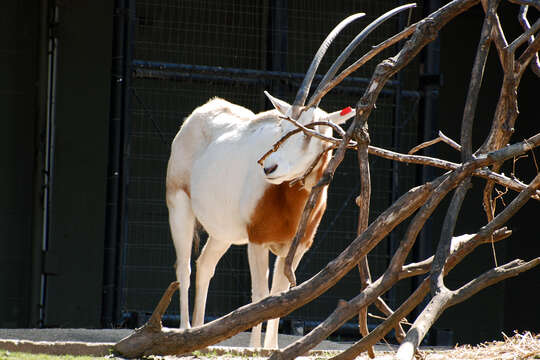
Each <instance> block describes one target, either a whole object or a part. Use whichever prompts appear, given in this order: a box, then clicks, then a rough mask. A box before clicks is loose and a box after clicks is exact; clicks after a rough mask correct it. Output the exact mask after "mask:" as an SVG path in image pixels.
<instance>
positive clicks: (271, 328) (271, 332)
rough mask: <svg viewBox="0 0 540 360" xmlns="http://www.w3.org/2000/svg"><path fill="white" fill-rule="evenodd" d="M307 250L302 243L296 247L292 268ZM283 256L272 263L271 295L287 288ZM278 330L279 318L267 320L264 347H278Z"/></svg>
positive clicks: (293, 268)
mask: <svg viewBox="0 0 540 360" xmlns="http://www.w3.org/2000/svg"><path fill="white" fill-rule="evenodd" d="M306 251H307V248H306V247H305V246H304V244H299V245H298V248H297V249H296V253H295V256H294V260H293V263H292V270H293V271H295V270H296V268H297V267H298V264H299V263H300V260H301V259H302V256H303V255H304V253H305V252H306ZM284 269H285V257H281V256H278V257H277V258H276V262H275V264H274V275H273V276H272V290H271V291H270V294H271V295H279V294H280V293H281V292H283V291H287V290H289V286H290V284H289V280H288V279H287V277H286V276H285V271H284ZM278 331H279V318H275V319H272V320H268V323H267V324H266V336H265V338H264V348H265V349H278V348H279V347H278Z"/></svg>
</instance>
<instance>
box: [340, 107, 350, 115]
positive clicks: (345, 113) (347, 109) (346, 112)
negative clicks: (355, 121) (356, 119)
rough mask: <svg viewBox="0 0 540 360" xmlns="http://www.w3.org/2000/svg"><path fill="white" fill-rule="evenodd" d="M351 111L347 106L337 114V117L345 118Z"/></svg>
mask: <svg viewBox="0 0 540 360" xmlns="http://www.w3.org/2000/svg"><path fill="white" fill-rule="evenodd" d="M351 111H352V108H351V107H350V106H347V107H346V108H345V109H343V110H341V112H340V113H339V115H341V116H345V115H347V114H348V113H350V112H351Z"/></svg>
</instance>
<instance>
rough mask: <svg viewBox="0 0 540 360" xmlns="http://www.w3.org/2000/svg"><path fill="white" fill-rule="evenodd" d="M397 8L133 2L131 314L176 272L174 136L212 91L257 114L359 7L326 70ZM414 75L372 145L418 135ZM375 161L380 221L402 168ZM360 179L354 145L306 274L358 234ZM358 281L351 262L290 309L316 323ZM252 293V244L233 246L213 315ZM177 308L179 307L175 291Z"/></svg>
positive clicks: (409, 175) (210, 309)
mask: <svg viewBox="0 0 540 360" xmlns="http://www.w3.org/2000/svg"><path fill="white" fill-rule="evenodd" d="M393 6H395V1H333V2H327V1H294V2H293V1H291V2H287V1H270V2H268V1H257V2H253V1H248V0H244V1H238V0H235V1H219V0H214V1H200V0H197V1H171V0H169V1H161V0H160V1H157V0H137V1H136V9H135V14H136V15H135V19H133V20H134V21H135V32H134V44H133V57H134V61H133V75H134V77H133V80H132V87H131V103H130V111H129V114H130V128H131V130H130V133H129V135H128V139H127V140H128V142H129V144H130V146H129V153H128V154H126V159H125V161H127V164H128V168H129V184H128V189H127V211H126V216H125V217H126V218H125V219H124V221H126V224H127V225H126V226H127V231H126V236H125V239H124V240H123V263H122V268H121V272H122V276H121V278H122V282H123V283H122V292H121V309H122V311H123V312H125V313H149V312H151V310H152V309H153V307H154V306H155V304H156V303H157V302H158V300H159V297H160V296H161V294H162V291H163V289H165V288H166V286H167V285H168V284H169V283H170V281H172V280H174V279H175V275H174V263H175V252H174V248H173V244H172V240H171V237H170V232H169V227H168V214H167V208H166V204H165V172H166V166H167V160H168V156H169V153H170V144H171V141H172V139H173V138H174V136H175V134H176V132H177V131H178V129H179V127H180V125H181V123H182V120H183V119H184V118H185V117H186V116H188V115H189V114H190V113H191V111H193V109H195V108H196V107H197V106H200V105H202V104H204V103H205V102H206V101H208V99H210V98H212V97H214V96H219V97H222V98H225V99H226V100H228V101H231V102H233V103H236V104H239V105H242V106H244V107H247V108H249V109H251V110H253V111H254V112H259V111H263V110H266V109H268V108H269V106H268V104H267V103H266V100H265V98H264V95H263V90H271V92H273V93H275V94H276V95H277V96H279V97H280V98H283V99H285V100H288V101H292V100H293V98H294V95H295V92H296V90H297V88H298V85H299V83H300V82H301V80H302V78H301V74H303V73H304V72H305V70H306V69H307V67H308V66H309V63H310V61H311V59H312V57H313V55H314V53H315V52H316V50H317V48H318V47H319V46H320V43H321V42H322V40H323V39H324V37H325V36H326V34H327V33H328V32H329V31H330V30H331V29H332V27H333V26H335V25H336V24H337V23H338V22H339V21H340V20H342V19H343V18H344V17H346V16H348V15H350V14H352V13H355V12H361V11H362V12H366V13H368V15H367V16H366V19H365V20H363V21H361V22H359V24H355V25H352V26H350V29H347V30H346V31H344V33H343V36H341V35H340V37H338V38H337V39H336V41H335V43H334V44H333V45H332V47H331V48H330V50H329V51H328V53H327V55H326V58H325V60H324V61H323V63H322V64H321V69H322V70H320V71H319V73H322V72H323V71H324V70H325V69H327V68H328V67H329V65H330V64H331V62H332V61H333V60H334V59H335V58H336V57H337V55H338V54H339V52H340V51H341V50H342V49H343V48H344V47H345V46H346V45H347V44H348V42H349V41H350V40H352V38H354V36H355V35H356V34H357V33H358V32H359V31H360V30H361V29H362V26H365V25H366V24H367V23H368V22H369V21H371V20H373V19H374V18H375V17H377V16H378V15H380V14H382V13H383V12H385V11H387V10H389V9H390V8H392V7H393ZM397 30H398V19H397V18H396V19H393V20H392V21H389V22H388V23H387V24H385V25H384V26H383V27H381V28H380V29H378V30H377V31H376V32H374V33H373V34H372V35H371V36H370V38H369V41H368V42H367V43H366V44H364V45H362V46H361V47H360V48H359V49H357V50H356V51H355V53H354V54H353V56H352V57H351V59H352V60H351V61H353V60H355V59H357V58H358V57H359V56H361V54H363V53H365V52H366V51H367V50H368V49H369V48H370V47H371V46H372V45H375V44H377V43H379V42H381V41H382V40H384V39H385V38H387V37H388V36H389V35H391V34H394V33H395V32H396V31H397ZM389 51H392V50H389ZM390 53H391V52H388V51H387V52H386V53H385V54H383V55H381V56H379V58H378V59H381V58H383V57H384V56H388V55H389V54H390ZM376 61H377V59H376V60H375V61H374V62H372V65H366V66H365V67H364V68H362V69H360V70H359V71H358V72H357V73H355V74H354V79H352V80H350V81H348V82H345V83H344V84H343V86H340V87H338V88H336V89H335V90H334V91H333V92H332V93H330V94H329V95H327V96H326V97H325V98H324V100H323V102H322V104H321V107H322V108H324V109H326V110H327V111H335V110H338V109H341V108H343V107H346V106H354V105H355V104H356V102H357V101H358V99H359V98H360V96H361V94H362V92H363V91H364V87H365V86H366V85H367V78H368V77H369V76H370V75H371V73H372V71H373V69H374V64H376ZM416 75H417V69H416V67H415V66H409V68H408V70H406V74H405V75H403V79H405V80H406V81H400V80H403V79H394V80H392V82H391V86H390V87H388V88H387V89H385V91H384V92H383V94H382V95H381V96H380V98H379V101H378V103H377V108H376V110H375V111H374V112H373V116H372V117H371V119H370V122H369V127H370V135H371V142H372V144H373V145H376V146H380V147H385V148H390V149H396V150H405V149H409V148H410V147H411V146H412V145H413V144H414V143H415V141H416V128H417V118H416V105H417V103H418V96H417V94H416V93H414V92H412V91H403V90H404V89H407V90H411V89H415V88H416V87H417V84H416V83H415V79H416ZM319 79H320V77H319ZM314 86H316V84H315V85H314ZM398 99H399V101H398ZM370 164H371V170H372V179H373V180H372V187H373V188H372V210H371V218H372V219H373V218H374V217H375V216H377V215H378V214H380V213H381V212H382V211H383V210H384V209H385V208H386V207H387V206H388V205H389V204H390V203H391V201H392V198H393V197H395V196H396V186H395V185H396V184H395V182H396V179H395V178H393V176H392V175H393V173H394V171H396V169H395V168H393V167H392V163H391V162H389V161H386V160H382V159H378V158H371V163H370ZM397 170H398V171H399V178H398V179H399V184H398V185H399V186H398V192H400V191H403V190H406V189H408V188H409V187H410V186H412V185H414V181H415V178H414V171H413V170H412V169H410V168H403V167H399V168H398V169H397ZM393 183H394V187H393ZM359 185H360V184H359V178H358V170H357V164H356V155H355V153H353V152H350V153H349V154H348V155H347V157H346V159H345V161H344V163H343V164H342V165H341V167H340V168H339V170H338V172H337V174H336V176H335V179H334V181H333V183H332V185H331V188H330V191H329V201H328V210H327V212H326V214H325V216H324V218H323V221H322V223H321V226H320V228H319V231H318V233H317V236H316V239H315V242H314V245H313V247H312V249H311V250H310V251H309V252H308V253H307V254H306V255H305V256H304V259H303V260H302V262H301V263H300V266H299V268H298V270H297V278H298V280H299V281H303V280H305V279H308V278H309V277H311V276H313V275H314V274H315V273H317V272H318V271H319V270H320V269H322V268H323V267H324V266H325V265H326V264H327V263H328V262H329V261H330V260H332V259H333V258H334V257H335V256H336V255H337V254H339V252H340V251H341V250H343V249H344V248H345V247H346V246H347V245H348V244H349V243H350V242H351V241H352V240H353V239H354V238H355V236H356V227H357V216H358V214H357V207H356V204H355V199H356V196H357V195H358V192H359ZM390 249H391V246H390V245H389V242H387V241H383V242H382V243H381V245H379V246H378V247H377V248H376V249H375V250H374V251H373V252H372V253H371V254H370V257H369V260H370V265H371V268H372V273H373V274H374V275H377V274H380V273H381V272H382V271H383V270H384V268H385V267H386V265H387V264H388V261H389V255H390ZM192 279H193V278H192ZM192 283H193V280H192ZM359 288H360V282H359V278H358V275H357V274H356V273H354V272H351V274H349V275H347V276H346V277H345V278H344V279H343V280H341V282H340V283H339V285H338V286H336V287H335V288H333V289H332V290H330V291H329V292H327V293H326V294H325V295H323V296H321V297H320V298H319V299H317V300H315V301H314V302H312V303H311V304H309V305H307V306H306V307H303V308H302V309H299V310H297V311H295V312H294V313H292V314H291V315H290V316H289V318H294V319H301V320H304V321H314V322H317V321H320V320H322V319H324V318H325V317H326V316H327V315H328V314H329V313H330V312H331V311H332V310H333V309H334V308H335V306H336V303H337V300H338V299H341V298H345V299H348V298H351V297H353V296H355V295H356V294H357V293H358V289H359ZM394 296H395V295H394ZM250 298H251V291H250V277H249V269H248V264H247V254H246V248H245V246H233V247H231V249H230V250H229V251H228V253H227V254H226V255H225V256H224V257H223V258H222V259H221V261H220V263H219V264H218V267H217V269H216V275H215V276H214V278H213V280H212V283H211V285H210V290H209V295H208V302H207V311H206V315H207V317H209V318H212V317H217V316H220V315H223V314H225V313H227V312H229V311H231V310H233V309H235V308H237V307H239V306H242V305H245V304H246V303H249V301H250ZM169 314H173V315H174V314H178V301H177V299H176V298H175V299H174V300H173V304H172V305H171V306H170V308H169Z"/></svg>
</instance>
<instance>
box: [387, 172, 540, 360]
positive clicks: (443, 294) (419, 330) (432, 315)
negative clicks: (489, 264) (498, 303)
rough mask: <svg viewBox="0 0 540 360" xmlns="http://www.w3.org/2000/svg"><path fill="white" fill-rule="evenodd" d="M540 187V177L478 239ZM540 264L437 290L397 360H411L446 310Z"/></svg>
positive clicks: (499, 269) (517, 264) (491, 273)
mask: <svg viewBox="0 0 540 360" xmlns="http://www.w3.org/2000/svg"><path fill="white" fill-rule="evenodd" d="M539 187H540V174H538V175H537V176H536V177H535V178H534V180H533V181H532V182H531V183H530V185H529V186H528V188H527V190H525V191H523V192H522V193H520V194H519V195H518V196H517V197H516V198H515V199H514V200H513V201H512V202H511V203H510V204H509V205H508V206H507V207H506V208H505V209H504V210H503V211H502V212H501V213H500V214H498V215H497V217H495V218H494V219H493V220H492V221H491V222H490V223H489V224H488V225H486V226H485V227H483V228H482V229H481V231H480V232H479V234H478V235H477V236H478V237H480V236H484V237H485V236H486V235H489V234H490V233H491V232H492V229H493V228H496V227H499V226H500V225H501V224H503V223H505V222H506V221H508V220H509V219H510V218H511V217H512V216H513V215H514V214H515V213H516V211H517V210H518V209H520V208H521V207H522V206H523V205H524V204H525V203H526V202H527V200H528V196H527V195H528V194H527V193H532V192H533V191H534V190H535V189H538V188H539ZM538 264H540V258H536V259H534V260H532V261H529V262H527V263H523V262H522V261H521V260H514V261H513V262H511V263H509V264H506V265H503V266H500V267H497V268H495V269H492V270H489V271H488V272H487V273H485V274H484V275H481V276H480V277H478V278H476V279H474V280H472V281H471V282H470V283H468V284H467V285H465V286H464V287H462V288H460V289H458V290H455V291H451V290H448V289H447V288H446V287H444V286H438V287H437V289H436V290H437V291H436V293H435V294H434V297H433V298H432V299H431V301H430V303H429V304H428V305H427V306H426V308H425V309H424V310H423V311H422V313H421V314H420V315H419V316H418V318H417V319H416V321H415V322H414V324H413V326H412V327H411V328H410V329H409V331H408V332H407V336H406V337H405V341H404V342H403V344H402V345H401V346H400V348H399V350H398V353H397V357H398V359H400V360H405V359H412V357H413V355H414V351H415V349H417V348H418V345H419V344H420V342H421V341H422V339H423V338H424V336H425V335H426V333H427V331H428V330H429V328H430V327H431V325H432V324H433V323H434V322H435V321H436V320H437V319H438V317H439V316H440V315H441V314H442V312H443V311H444V310H445V309H446V308H448V307H449V306H452V305H455V304H457V303H459V302H462V301H464V300H466V299H467V298H469V297H470V296H472V294H474V293H476V292H478V291H480V290H481V289H484V288H485V287H487V286H490V285H492V284H494V283H496V282H498V281H501V280H504V279H506V278H507V277H510V276H516V275H517V274H519V273H520V272H523V271H526V270H528V269H531V268H532V267H534V266H536V265H538ZM433 274H434V275H432V276H437V277H438V276H439V274H438V272H436V273H435V272H434V273H433ZM458 294H459V295H458Z"/></svg>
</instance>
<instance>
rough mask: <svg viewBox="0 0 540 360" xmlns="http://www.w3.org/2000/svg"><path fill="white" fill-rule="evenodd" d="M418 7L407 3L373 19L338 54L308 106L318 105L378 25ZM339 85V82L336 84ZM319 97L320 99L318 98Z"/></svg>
mask: <svg viewBox="0 0 540 360" xmlns="http://www.w3.org/2000/svg"><path fill="white" fill-rule="evenodd" d="M413 7H416V3H411V4H406V5H402V6H398V7H396V8H394V9H392V10H390V11H387V12H386V13H384V14H382V15H381V16H379V17H378V18H377V19H375V20H373V22H371V23H370V24H369V25H368V26H366V27H365V28H364V30H362V31H361V32H360V33H359V34H358V35H356V37H355V38H354V39H353V40H352V41H351V42H350V43H349V45H347V47H346V48H345V50H343V51H342V52H341V54H340V55H339V56H338V58H337V59H336V60H335V61H334V63H333V64H332V66H331V67H330V69H328V71H327V72H326V74H325V75H324V77H323V79H322V80H321V82H320V83H319V86H317V89H316V90H315V92H314V93H313V95H312V96H311V98H310V99H309V101H308V105H307V106H306V107H308V108H309V107H312V106H318V105H319V102H320V101H321V99H320V98H321V97H319V93H320V92H321V90H322V89H324V87H325V86H326V84H327V83H328V82H330V81H331V80H332V79H333V78H334V76H335V75H336V73H337V71H338V70H339V68H340V67H341V66H342V65H343V63H344V62H345V61H346V60H347V59H348V58H349V56H350V55H351V54H352V52H353V51H354V49H356V48H357V47H358V45H360V43H361V42H362V41H364V39H365V38H366V37H367V36H368V35H369V34H370V33H371V32H372V31H373V30H375V29H376V28H377V27H379V26H380V25H382V24H383V23H384V22H386V21H387V20H388V19H390V18H391V17H392V16H394V15H396V14H399V13H400V12H402V11H404V10H407V9H410V8H413ZM336 85H337V84H336ZM317 97H319V99H317Z"/></svg>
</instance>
